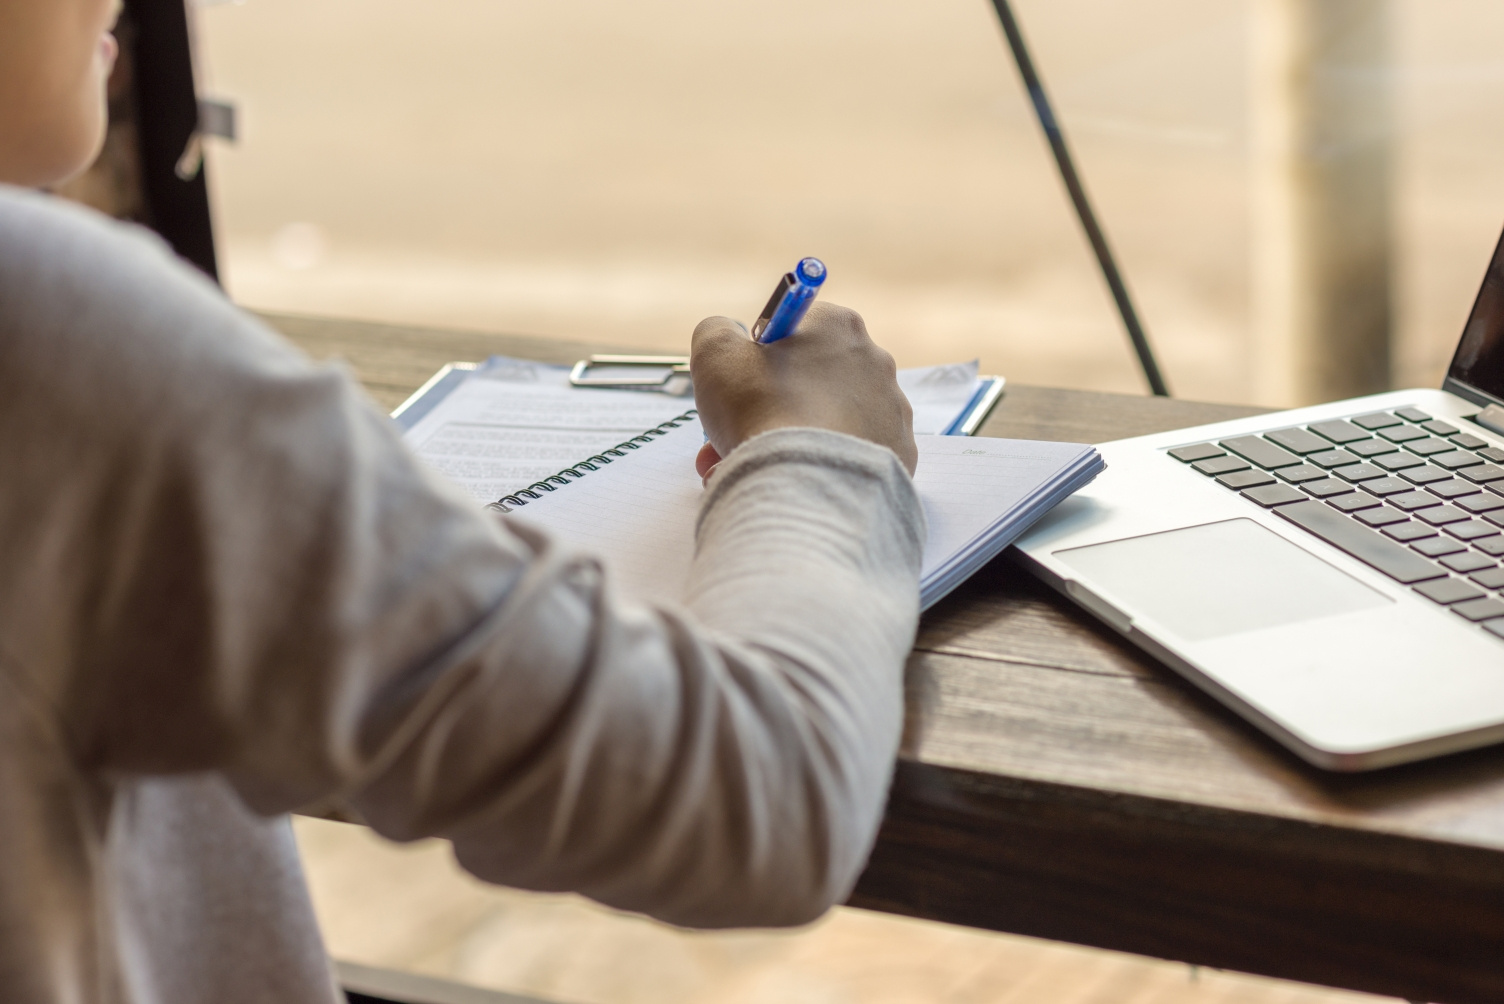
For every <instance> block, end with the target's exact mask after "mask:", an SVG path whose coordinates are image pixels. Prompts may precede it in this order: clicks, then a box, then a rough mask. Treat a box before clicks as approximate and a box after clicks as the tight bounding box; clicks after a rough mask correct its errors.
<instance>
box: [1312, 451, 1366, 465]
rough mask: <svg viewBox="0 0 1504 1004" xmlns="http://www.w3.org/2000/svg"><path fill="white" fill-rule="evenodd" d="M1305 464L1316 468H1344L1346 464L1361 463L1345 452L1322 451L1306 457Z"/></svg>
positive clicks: (1358, 459) (1360, 459)
mask: <svg viewBox="0 0 1504 1004" xmlns="http://www.w3.org/2000/svg"><path fill="white" fill-rule="evenodd" d="M1306 463H1308V464H1315V465H1316V466H1317V467H1346V466H1347V465H1348V464H1358V463H1362V458H1361V457H1359V456H1358V455H1357V454H1355V453H1348V452H1347V451H1346V450H1323V451H1322V452H1320V453H1312V454H1311V455H1310V456H1308V457H1306Z"/></svg>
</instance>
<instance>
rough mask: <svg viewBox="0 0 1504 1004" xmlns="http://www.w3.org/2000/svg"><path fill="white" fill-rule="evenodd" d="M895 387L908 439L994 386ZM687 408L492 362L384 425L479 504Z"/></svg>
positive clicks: (970, 380) (446, 379) (971, 410)
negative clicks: (905, 402) (906, 409)
mask: <svg viewBox="0 0 1504 1004" xmlns="http://www.w3.org/2000/svg"><path fill="white" fill-rule="evenodd" d="M898 383H899V386H900V387H901V388H902V389H903V391H904V393H905V394H906V395H907V396H908V398H909V401H910V403H911V404H912V405H913V406H914V431H915V432H916V433H919V434H926V433H937V434H953V433H956V432H959V431H962V430H961V425H962V424H963V421H964V420H965V419H966V418H967V417H968V416H971V417H973V418H975V419H980V418H981V417H983V416H982V414H981V413H980V412H979V405H980V403H981V401H982V398H983V396H984V395H985V394H986V393H987V392H988V391H993V392H994V398H995V392H996V391H998V390H1000V389H1001V384H1002V379H1001V378H1000V377H980V376H979V375H978V373H977V363H976V362H975V361H972V362H969V363H955V364H952V365H946V366H925V367H921V368H918V369H908V370H900V371H899V374H898ZM693 407H694V400H693V399H692V398H690V397H688V396H675V395H671V394H660V393H654V392H651V391H641V390H610V389H602V388H589V389H583V388H579V387H573V386H571V385H570V383H569V367H567V366H550V365H547V364H545V363H536V362H531V361H529V360H525V359H510V358H507V357H504V356H494V357H492V358H491V359H489V360H488V361H486V362H485V363H482V364H480V365H479V366H473V365H467V364H455V365H452V366H449V367H445V369H443V370H441V371H440V372H439V373H438V374H436V375H435V376H434V379H432V380H430V381H429V382H428V384H427V385H426V386H425V387H424V388H423V389H422V390H420V391H419V392H418V393H417V394H415V395H413V397H412V399H411V400H409V401H408V402H407V403H406V404H404V405H403V406H402V407H401V408H399V409H398V410H397V412H396V414H395V415H394V416H393V417H394V418H396V420H397V421H398V423H399V424H401V425H402V427H403V428H404V429H405V430H406V432H405V434H404V438H405V439H406V440H407V442H408V444H409V445H411V446H412V447H413V448H414V449H415V450H416V451H417V452H418V455H419V456H420V457H422V458H423V459H424V460H425V461H426V462H427V463H428V464H429V466H431V467H432V468H433V469H434V470H436V471H438V472H439V473H440V474H443V475H445V476H446V477H448V478H449V479H450V480H452V481H454V482H455V483H457V484H459V485H460V486H461V487H462V488H464V489H465V491H467V492H468V493H469V494H470V495H471V496H472V497H473V498H474V499H475V500H476V501H477V502H482V503H487V502H494V501H495V500H496V499H499V498H501V497H503V496H505V495H511V494H512V493H514V492H516V491H518V490H519V489H522V488H526V487H527V486H528V485H530V484H533V483H535V482H538V481H541V480H543V479H544V478H547V477H549V476H550V475H552V474H554V473H556V472H557V471H559V470H560V469H562V468H565V467H570V466H572V465H574V464H577V463H579V462H580V461H581V460H585V459H587V458H589V457H591V456H594V455H595V454H598V453H601V452H602V451H604V450H607V449H610V448H611V447H613V446H615V445H617V444H618V443H621V442H623V441H624V440H627V439H630V438H632V437H633V436H636V435H639V434H641V433H642V432H643V431H645V430H647V429H651V428H654V427H655V426H658V425H661V424H662V423H664V422H667V421H669V420H670V419H672V418H676V417H678V416H679V415H682V414H684V412H686V411H688V410H689V409H691V408H693Z"/></svg>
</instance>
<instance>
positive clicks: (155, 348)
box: [0, 186, 311, 397]
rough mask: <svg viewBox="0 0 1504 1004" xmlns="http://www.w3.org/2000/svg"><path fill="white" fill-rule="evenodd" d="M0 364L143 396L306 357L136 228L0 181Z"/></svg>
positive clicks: (277, 370) (284, 370)
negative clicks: (129, 391)
mask: <svg viewBox="0 0 1504 1004" xmlns="http://www.w3.org/2000/svg"><path fill="white" fill-rule="evenodd" d="M0 367H4V368H6V369H8V370H10V371H12V372H17V373H19V372H23V371H29V372H32V373H36V374H51V375H52V377H53V379H57V378H58V377H57V375H58V374H59V373H61V372H64V371H66V373H67V374H68V379H69V382H70V384H71V385H72V386H75V387H78V388H91V387H97V386H104V385H109V386H111V387H113V388H116V389H123V388H127V387H133V388H135V390H136V391H137V392H138V393H139V395H144V396H147V397H149V396H150V395H151V394H155V393H166V390H165V388H166V387H168V386H171V387H174V388H175V390H174V393H176V394H177V395H178V396H183V395H184V394H191V393H192V389H193V388H194V387H200V388H202V387H203V386H211V385H219V384H223V383H225V381H226V380H229V379H232V378H233V379H241V380H242V382H243V378H251V377H256V376H275V375H278V374H301V373H306V372H307V371H308V370H309V369H310V368H311V364H310V363H309V362H308V361H307V359H306V358H305V357H304V356H303V355H302V354H301V353H299V352H297V351H296V350H295V349H293V348H292V346H290V345H288V344H287V343H286V342H285V341H284V340H283V339H281V338H280V337H278V336H277V335H275V334H273V333H272V332H271V331H269V330H268V329H267V328H266V327H265V326H264V325H262V324H260V323H259V322H257V321H256V320H255V319H254V318H252V317H250V316H248V315H247V314H245V313H244V312H243V311H241V310H240V309H239V308H237V307H236V306H235V305H234V304H232V303H231V302H230V301H229V300H228V299H227V298H226V297H225V295H224V292H223V290H221V289H220V288H219V286H218V285H217V284H215V283H214V282H213V280H211V279H210V278H209V277H208V276H206V275H204V274H203V273H202V272H200V271H199V270H198V269H196V268H194V267H193V266H192V265H189V264H188V263H187V262H185V261H183V260H182V259H180V258H179V257H177V255H175V254H174V253H173V252H172V249H171V248H169V247H168V246H167V244H166V243H165V242H164V241H162V240H161V238H159V237H157V236H156V235H155V234H152V233H151V232H150V231H148V230H146V229H145V228H144V227H140V226H135V225H132V224H126V223H120V222H118V221H116V220H112V219H110V218H109V217H107V216H104V215H103V214H101V213H98V212H95V211H94V210H91V209H87V208H84V207H82V206H76V205H73V204H71V203H68V202H66V201H64V200H62V199H60V198H57V197H54V196H48V195H43V194H41V193H36V192H27V191H22V190H19V189H16V188H13V187H6V186H0Z"/></svg>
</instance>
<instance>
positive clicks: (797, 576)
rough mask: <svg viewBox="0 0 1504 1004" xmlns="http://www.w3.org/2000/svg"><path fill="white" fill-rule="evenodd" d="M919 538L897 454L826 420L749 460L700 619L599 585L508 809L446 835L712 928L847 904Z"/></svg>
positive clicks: (528, 870)
mask: <svg viewBox="0 0 1504 1004" xmlns="http://www.w3.org/2000/svg"><path fill="white" fill-rule="evenodd" d="M922 533H923V528H922V519H921V517H920V516H919V509H918V503H917V499H916V498H915V496H914V492H913V488H912V485H911V484H910V482H909V479H908V477H907V475H906V473H905V472H904V471H903V470H902V468H901V466H900V465H899V463H898V461H897V459H896V458H894V457H893V456H892V455H891V454H890V453H888V452H887V451H886V450H882V449H880V448H878V447H874V446H872V445H870V444H867V443H863V442H860V441H857V440H854V439H851V438H850V437H845V436H840V435H836V434H833V433H826V432H816V431H810V430H787V431H782V432H778V433H773V434H769V435H768V436H766V437H762V438H760V439H758V440H754V441H753V442H752V443H749V444H748V445H747V446H746V447H745V448H744V449H742V450H738V451H737V452H736V453H735V454H734V455H733V457H732V458H731V460H729V461H728V462H727V463H726V464H725V465H724V466H723V469H722V470H721V471H720V472H719V473H718V474H717V476H716V478H715V479H714V480H713V481H712V484H711V487H710V493H709V498H708V501H707V506H706V509H705V513H704V516H703V518H702V522H701V526H700V533H699V549H698V554H697V557H696V560H695V563H694V567H693V571H692V574H691V578H690V582H689V587H688V590H687V594H686V595H687V596H688V600H687V606H688V616H686V615H685V613H683V612H674V611H672V610H667V611H661V612H658V613H653V614H648V613H646V612H638V613H636V614H634V613H632V612H631V608H618V607H616V606H615V604H614V601H612V600H611V598H610V597H609V596H606V595H602V594H599V593H592V594H591V595H590V597H589V599H588V600H587V601H586V606H588V607H590V608H592V609H593V611H594V615H595V619H594V623H593V624H586V623H584V622H582V623H581V624H580V625H579V627H580V629H581V630H584V631H589V632H590V633H591V634H592V635H593V640H592V642H591V644H590V645H589V646H588V647H587V648H585V649H583V650H582V651H581V654H582V655H586V657H587V659H588V663H587V664H585V665H581V666H579V667H578V671H577V675H576V681H577V684H576V685H577V689H576V690H575V692H574V693H573V695H572V696H571V698H570V699H569V701H568V702H566V703H567V707H566V708H565V709H564V710H563V711H562V713H561V714H560V715H559V716H558V718H557V720H556V721H555V722H553V723H552V727H551V728H550V730H549V732H548V734H547V735H546V736H545V737H540V739H539V740H538V742H537V744H536V745H535V746H534V752H533V754H532V758H531V760H530V761H529V762H528V763H527V765H526V767H525V769H524V770H523V771H522V772H520V773H517V774H511V775H509V776H508V777H507V780H506V787H507V788H509V789H510V790H507V791H502V790H498V791H496V792H495V793H494V795H495V797H496V802H495V805H494V806H493V807H491V808H489V809H486V810H485V811H483V813H482V815H481V816H479V817H477V818H474V819H468V820H465V821H463V822H459V823H458V825H455V826H447V827H444V832H445V833H447V835H449V836H451V837H452V838H454V840H455V844H456V849H457V851H458V853H459V856H460V859H461V861H462V862H463V863H464V864H465V865H466V866H467V867H469V868H470V869H471V870H473V871H475V872H476V873H477V874H479V875H481V876H482V877H485V878H490V879H492V880H494V881H500V882H505V883H508V884H514V885H523V886H528V887H533V888H543V889H561V890H562V889H575V890H579V891H582V892H585V893H587V894H588V895H591V896H593V897H595V898H597V899H600V900H602V901H604V902H607V903H609V904H611V905H614V906H618V907H622V908H626V909H632V910H639V911H642V912H646V913H650V914H653V915H654V916H657V917H660V918H662V919H666V920H670V921H672V922H675V923H681V924H689V925H695V926H726V925H744V924H790V923H802V922H805V921H808V920H811V919H813V918H814V917H816V916H818V915H819V914H820V913H822V912H823V911H824V910H825V909H826V908H827V907H828V906H829V905H831V904H832V903H834V902H838V901H839V900H841V899H842V898H844V896H845V895H846V893H847V892H848V890H849V888H850V885H851V883H852V882H853V881H854V880H855V877H856V875H857V873H858V871H859V870H860V867H861V865H862V863H863V862H864V860H865V858H866V854H867V852H868V850H869V848H870V845H871V841H872V839H873V836H874V834H875V832H876V828H877V825H878V822H879V820H880V816H881V812H882V807H883V804H884V798H885V795H886V789H887V784H888V779H889V776H890V772H891V770H892V763H893V754H894V751H895V748H896V746H897V742H898V737H899V731H900V727H901V719H902V667H903V662H904V657H905V655H906V653H907V652H908V649H909V647H910V645H911V643H912V639H913V632H914V626H915V623H916V619H917V613H918V600H917V588H916V586H917V577H918V563H919V555H920V550H921V543H922ZM581 599H582V600H583V599H585V597H583V596H582V597H581ZM582 613H583V611H582ZM540 668H541V667H540ZM559 670H560V671H561V672H562V671H564V668H563V667H562V666H560V667H559ZM550 675H551V676H552V674H550ZM554 678H557V677H554ZM451 738H454V736H451ZM388 804H390V802H389V803H388ZM476 808H480V807H479V806H477V807H476Z"/></svg>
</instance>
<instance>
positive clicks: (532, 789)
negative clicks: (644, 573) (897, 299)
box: [0, 193, 923, 925]
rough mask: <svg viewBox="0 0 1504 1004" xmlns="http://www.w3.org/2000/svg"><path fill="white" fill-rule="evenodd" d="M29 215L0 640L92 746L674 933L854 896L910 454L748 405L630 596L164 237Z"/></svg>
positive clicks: (884, 739)
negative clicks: (441, 468) (478, 491)
mask: <svg viewBox="0 0 1504 1004" xmlns="http://www.w3.org/2000/svg"><path fill="white" fill-rule="evenodd" d="M0 234H3V235H5V236H4V237H3V238H0V326H3V328H4V330H0V468H3V469H4V470H6V471H7V475H8V480H7V483H6V484H5V485H0V560H3V562H4V565H5V567H6V568H7V569H8V570H9V572H8V575H7V577H6V581H5V582H3V583H0V625H3V627H4V631H5V634H6V640H5V643H4V644H5V646H6V648H5V652H4V655H5V661H6V664H7V665H8V666H12V667H15V671H18V672H21V673H23V674H25V675H26V676H28V677H29V678H30V682H31V683H32V684H33V685H34V689H37V690H38V692H41V693H44V694H45V695H46V697H47V700H48V701H49V702H50V703H51V704H52V705H53V706H54V707H55V708H56V711H57V715H58V717H59V720H60V723H61V727H62V728H63V730H64V731H65V734H66V735H67V736H69V737H70V741H71V743H72V745H73V748H74V749H75V754H76V757H77V759H78V761H79V763H80V765H81V766H82V767H83V768H84V769H90V770H96V771H100V772H102V774H103V775H104V776H109V775H110V774H113V773H122V772H123V773H176V772H184V771H203V770H212V771H218V772H221V773H223V774H224V775H225V776H226V777H228V778H229V779H230V780H231V781H232V783H233V784H234V785H235V787H236V788H237V790H238V791H239V792H240V794H241V796H242V797H243V798H244V799H245V800H246V801H247V803H248V804H249V805H251V806H252V807H253V808H255V809H257V810H258V811H261V812H265V813H275V812H284V811H287V810H289V809H292V808H295V807H298V806H302V805H307V804H310V803H314V802H317V801H321V800H325V799H328V798H330V797H340V798H345V799H347V800H348V801H349V802H350V803H352V804H353V805H355V806H356V807H358V809H359V810H360V811H361V812H362V813H363V814H364V815H365V816H366V817H367V818H368V819H369V820H370V821H371V823H372V824H373V825H374V826H375V827H376V828H377V829H378V830H379V831H381V832H383V833H385V834H387V835H389V836H392V837H395V838H398V839H408V838H416V837H421V836H429V835H437V836H445V837H448V838H450V839H451V840H453V842H454V845H455V848H456V851H457V853H458V855H459V857H460V860H461V861H462V862H463V863H464V864H465V865H466V866H467V867H468V868H470V869H471V870H473V871H474V872H475V873H476V874H478V875H480V876H482V877H484V878H487V879H491V880H493V881H499V882H505V883H509V884H513V885H519V886H525V887H530V888H538V889H574V890H579V891H581V892H584V893H586V894H588V895H591V896H594V897H596V898H598V899H600V900H602V901H605V902H607V903H611V904H613V905H616V906H621V907H626V908H630V909H636V910H642V911H644V912H648V913H652V914H654V915H656V916H659V917H662V918H664V919H667V920H671V921H675V922H679V923H686V924H697V925H722V924H781V923H796V922H800V921H804V920H808V919H811V918H812V917H814V916H816V915H818V913H819V912H821V911H822V910H823V909H824V908H825V907H826V906H828V905H829V904H830V903H832V902H835V901H838V900H839V899H841V898H842V897H843V896H844V895H845V893H846V891H847V890H848V889H849V887H850V884H851V883H852V882H853V881H854V879H855V876H856V874H857V872H858V870H859V868H860V866H861V863H862V861H863V859H864V857H865V854H866V852H867V850H868V848H869V846H870V842H871V840H872V839H873V835H874V833H875V829H876V826H877V822H878V820H879V817H880V814H881V809H882V805H883V801H884V796H885V791H886V785H887V782H888V777H889V772H890V770H891V765H892V758H893V754H894V751H895V747H896V744H897V739H898V731H899V727H900V719H901V680H900V678H901V671H902V665H903V661H904V657H905V654H906V652H907V650H908V648H909V645H910V643H911V641H912V637H913V631H914V627H915V623H916V618H917V589H916V584H917V574H918V562H919V554H920V549H921V538H922V532H923V531H922V517H921V515H920V511H919V507H918V503H917V499H916V497H915V495H914V491H913V487H912V484H911V483H910V481H909V478H908V476H907V473H906V472H905V470H904V467H903V464H902V463H900V461H899V459H898V457H897V456H896V455H895V454H894V453H893V452H892V451H891V450H889V449H887V448H885V447H882V446H878V445H874V444H873V443H871V442H867V441H865V440H863V439H861V438H858V437H857V436H852V435H845V434H842V433H837V432H832V431H827V430H819V429H808V428H799V427H796V426H797V425H798V424H799V422H797V421H790V422H783V423H781V424H780V423H773V424H771V425H765V426H763V427H760V428H755V429H752V430H751V437H750V438H749V439H748V440H747V441H746V442H741V441H739V440H738V441H737V442H736V443H735V444H734V448H732V447H728V454H729V455H728V457H727V459H726V461H725V462H724V463H723V464H722V465H721V467H720V469H719V470H718V471H717V473H716V474H715V476H714V477H713V478H711V480H710V486H709V489H708V491H707V501H706V504H705V508H704V511H703V513H702V517H701V522H700V526H699V531H698V553H697V557H696V560H695V563H694V566H693V570H692V582H691V586H690V590H689V593H688V596H689V599H688V601H687V602H686V604H685V606H684V607H683V608H682V609H681V608H674V607H666V608H662V609H649V608H645V607H641V606H638V605H634V604H629V603H624V602H622V601H621V600H620V599H619V598H617V597H616V596H615V595H614V594H613V593H612V591H611V590H610V588H609V587H608V585H607V582H608V580H609V575H608V574H603V571H602V569H601V568H600V566H599V564H598V562H597V561H596V560H594V559H593V558H591V557H590V556H589V555H586V554H581V553H579V552H576V551H573V550H571V549H569V548H567V547H564V546H561V545H560V544H559V543H558V542H557V541H554V540H552V539H550V538H548V537H546V536H542V535H539V534H536V533H532V532H528V531H525V530H524V529H521V528H519V527H517V526H513V525H510V524H508V523H506V522H504V521H498V520H494V519H491V518H489V517H487V516H485V515H483V514H482V513H481V512H479V511H478V510H477V509H476V507H475V506H474V505H473V503H471V502H470V501H468V500H467V499H465V498H463V497H462V496H460V495H459V494H458V493H457V492H456V491H454V490H452V489H450V488H448V487H447V486H445V485H443V484H441V483H439V482H438V481H437V480H435V479H434V478H432V477H431V476H430V475H428V474H427V473H426V472H425V471H423V470H422V469H421V468H420V467H419V465H418V463H417V462H416V460H415V459H414V458H413V457H412V456H411V454H410V452H409V451H408V450H406V449H405V448H404V447H403V445H402V444H401V443H400V442H399V441H398V439H397V435H396V432H395V430H394V427H393V426H392V425H391V423H390V422H389V421H388V420H387V419H386V418H385V417H384V416H382V415H380V414H379V413H377V412H376V411H375V410H374V409H373V408H372V407H371V406H370V405H369V403H368V402H367V401H366V400H365V399H364V397H363V395H362V394H361V393H360V392H359V391H358V389H357V388H355V387H354V386H353V383H352V381H350V380H349V378H348V377H346V376H345V375H343V374H341V373H339V372H337V371H335V370H332V369H329V368H321V367H313V366H311V365H309V364H308V363H306V362H305V361H304V360H303V359H302V358H301V357H300V356H298V355H297V354H296V353H295V352H293V351H291V350H290V349H289V348H287V347H286V346H285V344H284V343H282V342H281V341H280V340H279V339H277V338H276V337H275V336H273V335H271V334H270V333H268V332H266V331H265V330H264V329H263V328H261V327H260V326H259V325H258V324H256V323H255V322H253V321H251V320H249V319H247V318H246V317H245V316H244V315H242V314H240V313H239V312H237V311H235V310H234V309H233V308H232V307H230V306H229V305H228V304H227V303H225V302H224V301H223V300H222V299H221V298H220V297H219V295H218V292H217V291H216V290H214V289H212V287H210V286H208V284H207V283H205V282H203V281H201V280H200V279H198V278H197V277H195V276H192V275H190V274H189V273H188V272H187V271H186V270H184V269H182V268H181V267H179V266H177V265H175V264H171V263H169V262H168V261H167V258H166V254H165V252H164V251H162V250H161V249H160V248H158V247H156V246H155V245H149V244H148V243H147V242H146V241H144V240H142V239H141V238H138V237H126V236H122V235H121V233H120V232H119V231H118V230H116V229H114V228H106V227H105V226H104V225H103V224H101V223H99V222H96V221H93V220H88V219H82V218H80V217H78V216H77V215H74V214H62V213H59V212H58V211H56V210H52V209H49V208H44V207H43V206H41V204H40V203H39V202H38V201H36V200H33V199H29V198H22V197H15V196H4V195H3V193H0ZM797 337H803V334H802V333H801V335H800V336H797ZM816 337H818V332H815V333H813V334H812V336H811V338H812V339H813V338H816ZM794 340H795V339H790V340H789V341H794ZM814 344H815V343H814V342H813V341H807V342H806V345H807V346H808V345H814ZM877 362H878V363H881V362H882V360H881V359H878V360H877ZM886 365H887V366H888V367H889V368H891V361H888V362H887V363H886ZM707 372H708V371H707ZM699 376H700V374H699V373H698V372H697V379H698V378H699ZM894 392H895V393H896V386H895V387H894ZM887 403H888V405H889V406H890V407H897V409H898V411H899V412H902V410H903V409H902V407H901V406H898V405H895V404H894V403H893V402H892V401H889V402H887ZM790 414H792V413H790ZM707 426H708V427H712V429H713V431H712V437H713V439H714V437H715V436H717V435H719V433H717V432H716V431H714V427H713V425H712V423H711V422H707ZM722 441H723V442H725V441H726V440H722ZM17 484H21V485H24V490H23V489H21V488H17V487H16V486H17Z"/></svg>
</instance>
